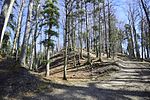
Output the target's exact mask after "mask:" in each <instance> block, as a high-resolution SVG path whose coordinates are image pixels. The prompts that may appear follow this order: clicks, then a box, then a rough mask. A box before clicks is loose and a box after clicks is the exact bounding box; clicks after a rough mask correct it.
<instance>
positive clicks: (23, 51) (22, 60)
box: [19, 0, 33, 66]
mask: <svg viewBox="0 0 150 100" xmlns="http://www.w3.org/2000/svg"><path fill="white" fill-rule="evenodd" d="M32 8H33V0H30V1H29V6H28V14H27V20H26V28H25V34H24V38H23V44H22V48H21V56H20V59H19V60H20V64H21V65H22V66H25V65H26V53H27V45H28V39H29V36H30V23H31V18H32Z"/></svg>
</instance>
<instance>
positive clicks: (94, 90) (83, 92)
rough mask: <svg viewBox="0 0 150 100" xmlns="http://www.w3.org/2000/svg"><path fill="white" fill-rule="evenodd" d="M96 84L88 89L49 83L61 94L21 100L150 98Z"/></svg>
mask: <svg viewBox="0 0 150 100" xmlns="http://www.w3.org/2000/svg"><path fill="white" fill-rule="evenodd" d="M96 84H97V83H89V84H88V87H82V86H68V85H64V84H63V85H62V84H57V83H50V85H51V86H52V88H55V89H60V90H63V92H60V93H55V94H53V93H43V94H37V95H36V96H33V97H23V100H41V98H43V99H42V100H131V98H129V96H131V97H133V96H134V97H141V98H150V92H144V91H129V90H121V89H120V90H113V89H105V88H98V87H97V86H96Z"/></svg>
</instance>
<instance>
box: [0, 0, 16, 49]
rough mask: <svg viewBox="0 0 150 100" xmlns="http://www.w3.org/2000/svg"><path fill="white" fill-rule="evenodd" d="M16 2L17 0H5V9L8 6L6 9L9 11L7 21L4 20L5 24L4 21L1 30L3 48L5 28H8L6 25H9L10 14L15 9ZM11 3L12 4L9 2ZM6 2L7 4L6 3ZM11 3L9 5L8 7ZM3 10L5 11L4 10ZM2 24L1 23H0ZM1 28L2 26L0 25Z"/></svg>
mask: <svg viewBox="0 0 150 100" xmlns="http://www.w3.org/2000/svg"><path fill="white" fill-rule="evenodd" d="M14 2H15V0H11V1H10V0H5V2H4V6H3V7H4V9H5V7H6V9H8V10H6V11H7V15H6V16H5V21H4V24H3V23H2V27H3V28H2V30H0V48H2V42H3V37H4V34H5V30H6V27H7V24H8V20H9V16H10V13H11V11H12V9H13V5H14ZM9 3H10V4H9ZM5 4H6V5H5ZM8 4H9V7H7V6H8ZM2 12H3V11H2ZM5 13H6V12H5ZM2 16H3V15H2ZM0 26H1V25H0ZM0 28H1V27H0Z"/></svg>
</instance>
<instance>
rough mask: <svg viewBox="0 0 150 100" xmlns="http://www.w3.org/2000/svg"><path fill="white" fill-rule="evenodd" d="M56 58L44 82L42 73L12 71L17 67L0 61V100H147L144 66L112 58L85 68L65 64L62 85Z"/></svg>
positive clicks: (148, 66)
mask: <svg viewBox="0 0 150 100" xmlns="http://www.w3.org/2000/svg"><path fill="white" fill-rule="evenodd" d="M56 56H57V59H55V58H56V57H54V60H53V62H55V61H56V62H59V63H57V64H56V62H55V63H54V65H55V66H54V67H53V68H51V75H50V77H47V78H45V77H43V75H44V72H41V73H40V74H39V73H35V72H29V71H28V70H26V69H25V68H20V67H15V68H14V66H17V64H16V63H14V61H13V60H12V59H11V58H0V100H150V63H148V62H140V61H131V60H129V59H128V58H126V57H121V56H119V57H117V56H116V57H115V60H113V61H112V60H108V59H105V58H103V62H102V63H99V62H94V63H93V64H92V66H88V65H86V64H84V62H85V60H84V59H83V60H82V62H83V63H81V65H80V66H78V67H75V68H74V67H72V63H69V64H68V73H67V77H68V80H67V81H64V80H62V75H63V70H62V68H63V64H62V63H61V54H59V56H58V55H56ZM70 60H71V59H70ZM8 65H9V66H8ZM6 66H7V67H6Z"/></svg>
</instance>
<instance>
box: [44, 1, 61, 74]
mask: <svg viewBox="0 0 150 100" xmlns="http://www.w3.org/2000/svg"><path fill="white" fill-rule="evenodd" d="M56 4H57V0H46V2H45V5H44V6H43V8H44V11H43V12H42V13H43V14H44V23H43V24H42V26H47V29H46V30H45V34H47V35H48V37H47V39H45V40H44V41H43V43H44V45H45V46H46V47H47V65H46V76H49V68H50V49H51V50H52V49H53V48H54V40H52V37H53V36H54V37H58V33H57V32H56V31H54V30H53V28H54V27H55V28H59V25H58V18H59V12H58V11H59V9H58V7H57V6H56Z"/></svg>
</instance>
